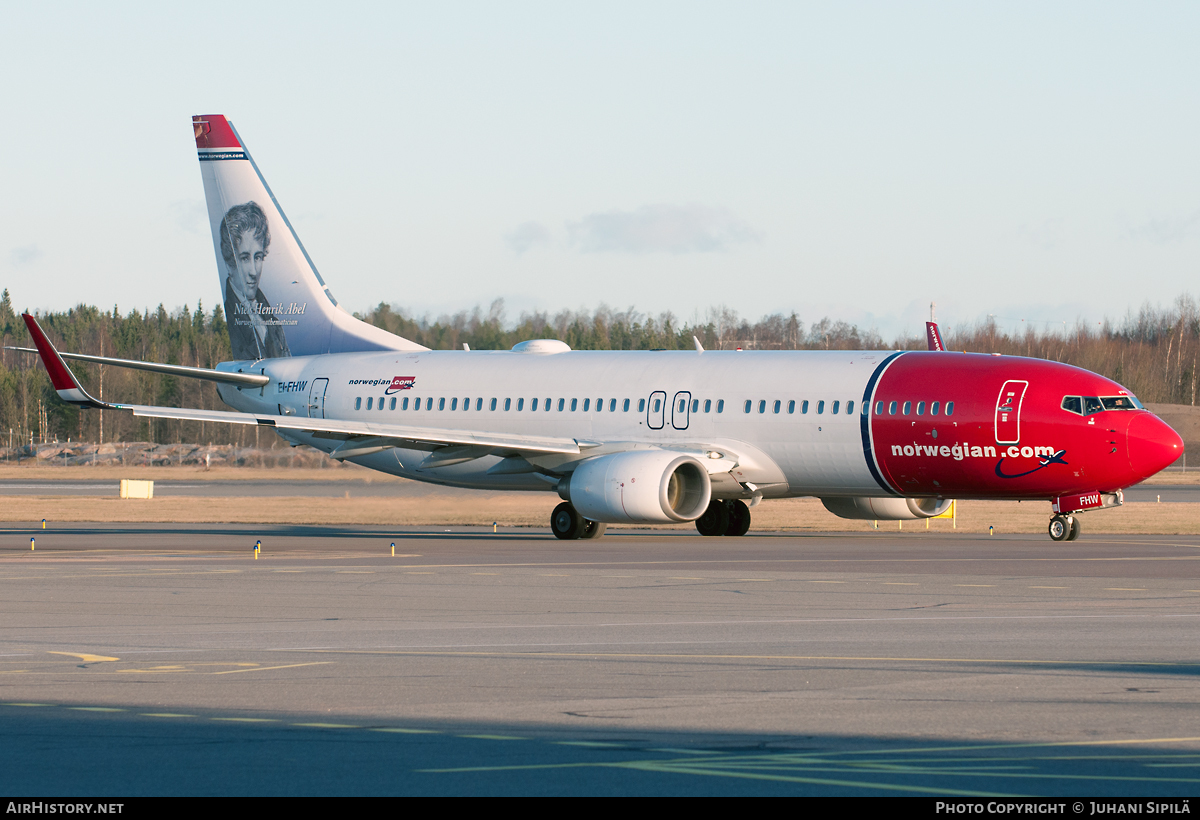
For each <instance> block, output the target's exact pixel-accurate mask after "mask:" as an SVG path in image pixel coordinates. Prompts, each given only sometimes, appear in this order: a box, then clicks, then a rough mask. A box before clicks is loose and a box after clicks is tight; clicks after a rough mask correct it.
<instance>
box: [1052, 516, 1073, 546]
mask: <svg viewBox="0 0 1200 820" xmlns="http://www.w3.org/2000/svg"><path fill="white" fill-rule="evenodd" d="M1049 530H1050V538H1052V539H1053V540H1055V541H1074V540H1075V539H1076V538H1078V537H1079V519H1078V518H1076V517H1075V516H1073V515H1056V516H1054V517H1053V518H1051V519H1050V527H1049Z"/></svg>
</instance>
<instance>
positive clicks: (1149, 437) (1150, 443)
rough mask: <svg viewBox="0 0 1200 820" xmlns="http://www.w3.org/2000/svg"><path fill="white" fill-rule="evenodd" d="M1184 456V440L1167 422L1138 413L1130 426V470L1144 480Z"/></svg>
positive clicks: (1149, 414)
mask: <svg viewBox="0 0 1200 820" xmlns="http://www.w3.org/2000/svg"><path fill="white" fill-rule="evenodd" d="M1182 455H1183V439H1181V438H1180V437H1179V434H1178V433H1176V432H1175V431H1174V430H1172V429H1171V428H1170V427H1169V426H1168V425H1167V423H1166V422H1165V421H1163V420H1162V419H1160V418H1159V417H1158V416H1155V415H1153V414H1151V413H1139V414H1138V415H1137V417H1135V418H1134V419H1133V420H1132V421H1130V423H1129V466H1130V468H1131V469H1132V470H1133V472H1134V473H1135V474H1136V475H1137V476H1138V480H1139V481H1140V480H1141V479H1143V478H1147V477H1149V476H1152V475H1154V474H1155V473H1157V472H1159V471H1160V470H1162V469H1164V468H1166V467H1167V466H1169V465H1171V464H1174V463H1175V460H1176V459H1177V458H1179V457H1180V456H1182Z"/></svg>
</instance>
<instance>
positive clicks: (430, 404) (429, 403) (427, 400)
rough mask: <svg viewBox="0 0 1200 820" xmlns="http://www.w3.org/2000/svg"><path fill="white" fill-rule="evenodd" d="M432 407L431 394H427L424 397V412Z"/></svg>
mask: <svg viewBox="0 0 1200 820" xmlns="http://www.w3.org/2000/svg"><path fill="white" fill-rule="evenodd" d="M432 409H433V396H428V397H427V398H426V399H425V410H426V412H428V411H429V410H432Z"/></svg>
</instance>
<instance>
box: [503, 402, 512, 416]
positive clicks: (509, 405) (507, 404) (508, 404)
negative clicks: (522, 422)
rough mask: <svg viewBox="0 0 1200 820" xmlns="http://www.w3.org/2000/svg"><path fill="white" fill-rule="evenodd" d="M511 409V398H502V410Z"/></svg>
mask: <svg viewBox="0 0 1200 820" xmlns="http://www.w3.org/2000/svg"><path fill="white" fill-rule="evenodd" d="M511 409H512V399H505V400H504V412H505V413H507V412H508V411H509V410H511Z"/></svg>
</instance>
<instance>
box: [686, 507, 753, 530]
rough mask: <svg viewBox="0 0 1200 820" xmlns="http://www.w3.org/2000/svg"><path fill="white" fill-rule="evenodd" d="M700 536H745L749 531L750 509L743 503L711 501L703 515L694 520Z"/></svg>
mask: <svg viewBox="0 0 1200 820" xmlns="http://www.w3.org/2000/svg"><path fill="white" fill-rule="evenodd" d="M696 529H697V530H699V532H700V534H701V535H745V534H746V531H747V530H749V529H750V508H749V507H747V506H746V503H745V502H744V501H738V500H736V499H735V500H733V501H718V500H717V499H713V500H712V501H711V502H710V503H709V505H708V509H707V510H705V511H704V514H703V515H701V516H700V517H699V518H697V519H696Z"/></svg>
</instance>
